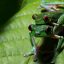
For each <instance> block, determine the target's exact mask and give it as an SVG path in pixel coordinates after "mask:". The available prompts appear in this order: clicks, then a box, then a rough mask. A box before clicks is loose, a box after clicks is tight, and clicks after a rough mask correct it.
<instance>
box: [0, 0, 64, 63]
mask: <svg viewBox="0 0 64 64" xmlns="http://www.w3.org/2000/svg"><path fill="white" fill-rule="evenodd" d="M22 2H23V4H21V3H22ZM22 2H21V1H19V2H18V1H16V0H14V1H13V0H6V1H5V0H1V1H0V25H1V27H0V64H34V63H33V57H28V58H25V57H23V54H24V53H26V52H28V51H30V50H31V44H30V40H29V31H28V26H29V24H32V23H34V21H33V20H32V14H35V13H39V12H40V10H39V9H38V7H39V5H40V0H33V1H32V0H23V1H22ZM63 56H64V52H62V53H61V54H60V55H59V58H58V60H57V64H64V61H63V60H64V57H63Z"/></svg>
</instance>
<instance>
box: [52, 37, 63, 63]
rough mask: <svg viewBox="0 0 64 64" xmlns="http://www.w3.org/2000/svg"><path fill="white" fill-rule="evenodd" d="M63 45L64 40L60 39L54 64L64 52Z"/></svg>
mask: <svg viewBox="0 0 64 64" xmlns="http://www.w3.org/2000/svg"><path fill="white" fill-rule="evenodd" d="M63 43H64V38H62V39H59V42H58V45H57V48H56V50H55V56H54V58H53V62H55V61H56V58H57V56H58V55H59V54H60V53H61V52H62V50H63V48H64V47H62V44H63Z"/></svg>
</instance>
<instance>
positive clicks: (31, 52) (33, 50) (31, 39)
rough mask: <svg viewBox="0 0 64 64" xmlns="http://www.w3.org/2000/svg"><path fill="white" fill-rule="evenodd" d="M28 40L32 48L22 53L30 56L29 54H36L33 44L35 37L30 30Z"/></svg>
mask: <svg viewBox="0 0 64 64" xmlns="http://www.w3.org/2000/svg"><path fill="white" fill-rule="evenodd" d="M29 35H30V42H31V45H32V50H31V51H30V52H28V53H26V54H24V56H25V57H28V56H31V55H36V44H35V37H34V33H33V32H30V33H29Z"/></svg>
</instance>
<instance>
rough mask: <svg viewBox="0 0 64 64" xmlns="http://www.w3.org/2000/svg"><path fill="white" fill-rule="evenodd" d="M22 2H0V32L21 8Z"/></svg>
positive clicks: (4, 0)
mask: <svg viewBox="0 0 64 64" xmlns="http://www.w3.org/2000/svg"><path fill="white" fill-rule="evenodd" d="M22 1H23V0H0V31H1V29H3V27H4V26H5V25H6V23H7V21H8V20H9V19H10V18H11V17H12V16H13V15H14V14H15V13H16V12H18V11H19V10H20V9H21V8H20V7H21V6H20V5H21V4H22Z"/></svg>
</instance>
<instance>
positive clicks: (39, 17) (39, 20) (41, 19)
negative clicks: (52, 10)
mask: <svg viewBox="0 0 64 64" xmlns="http://www.w3.org/2000/svg"><path fill="white" fill-rule="evenodd" d="M32 18H33V19H34V20H35V24H36V25H46V24H48V23H49V22H50V18H49V17H48V15H43V14H34V15H33V16H32Z"/></svg>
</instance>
